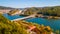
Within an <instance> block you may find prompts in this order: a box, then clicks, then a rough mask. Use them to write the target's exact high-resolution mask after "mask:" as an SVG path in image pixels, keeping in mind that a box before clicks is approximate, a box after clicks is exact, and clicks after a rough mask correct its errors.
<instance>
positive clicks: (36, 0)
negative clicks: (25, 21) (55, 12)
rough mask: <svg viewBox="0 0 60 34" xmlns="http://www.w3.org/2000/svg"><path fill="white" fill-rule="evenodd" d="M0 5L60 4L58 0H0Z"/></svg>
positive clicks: (33, 5)
mask: <svg viewBox="0 0 60 34" xmlns="http://www.w3.org/2000/svg"><path fill="white" fill-rule="evenodd" d="M0 6H6V7H13V8H26V7H45V6H60V0H0Z"/></svg>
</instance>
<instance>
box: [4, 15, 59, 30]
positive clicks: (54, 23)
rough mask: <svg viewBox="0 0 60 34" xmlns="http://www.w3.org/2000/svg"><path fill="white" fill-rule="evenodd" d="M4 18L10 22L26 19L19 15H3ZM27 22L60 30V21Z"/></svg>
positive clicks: (41, 19)
mask: <svg viewBox="0 0 60 34" xmlns="http://www.w3.org/2000/svg"><path fill="white" fill-rule="evenodd" d="M3 16H4V17H6V18H8V19H9V20H13V19H17V18H23V17H24V16H19V15H14V16H10V15H8V14H3ZM26 21H28V22H34V23H38V24H43V25H45V26H50V27H51V28H52V29H54V30H60V19H45V18H30V19H26Z"/></svg>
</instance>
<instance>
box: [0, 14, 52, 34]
mask: <svg viewBox="0 0 60 34" xmlns="http://www.w3.org/2000/svg"><path fill="white" fill-rule="evenodd" d="M33 33H34V34H52V33H53V31H52V29H51V28H50V27H49V26H44V25H38V24H35V23H29V22H26V21H16V22H15V21H14V22H11V21H10V20H8V19H6V18H5V17H4V16H2V14H0V34H33Z"/></svg>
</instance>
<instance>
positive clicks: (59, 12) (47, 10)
mask: <svg viewBox="0 0 60 34" xmlns="http://www.w3.org/2000/svg"><path fill="white" fill-rule="evenodd" d="M34 13H40V14H43V15H48V16H60V6H53V7H31V8H26V10H25V11H24V14H23V15H31V14H34Z"/></svg>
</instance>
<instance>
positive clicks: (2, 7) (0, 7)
mask: <svg viewBox="0 0 60 34" xmlns="http://www.w3.org/2000/svg"><path fill="white" fill-rule="evenodd" d="M0 9H15V8H11V7H5V6H0Z"/></svg>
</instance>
